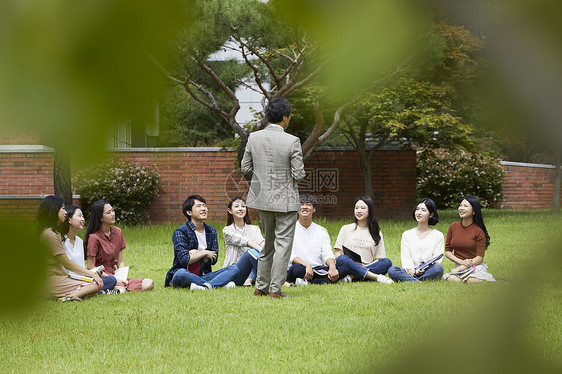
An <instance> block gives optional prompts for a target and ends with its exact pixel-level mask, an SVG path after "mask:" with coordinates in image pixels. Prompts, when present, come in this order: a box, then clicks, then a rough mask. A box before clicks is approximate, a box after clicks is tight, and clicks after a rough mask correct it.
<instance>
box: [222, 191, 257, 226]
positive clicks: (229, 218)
mask: <svg viewBox="0 0 562 374" xmlns="http://www.w3.org/2000/svg"><path fill="white" fill-rule="evenodd" d="M236 200H240V201H242V202H243V203H244V204H246V202H245V201H244V199H242V198H241V197H239V196H234V197H233V198H232V200H230V202H229V203H228V209H230V210H232V204H234V202H235V201H236ZM226 214H227V216H226V225H227V226H230V225H232V224H233V223H234V216H233V215H232V214H231V213H230V212H229V211H228V210H227V211H226ZM244 223H245V224H246V225H249V224H251V223H252V221H250V215H249V214H248V207H246V215H245V216H244Z"/></svg>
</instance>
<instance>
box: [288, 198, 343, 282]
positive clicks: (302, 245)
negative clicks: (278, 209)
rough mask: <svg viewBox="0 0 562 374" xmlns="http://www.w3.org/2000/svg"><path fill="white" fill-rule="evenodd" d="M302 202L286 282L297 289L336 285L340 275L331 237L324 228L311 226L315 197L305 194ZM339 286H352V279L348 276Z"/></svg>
mask: <svg viewBox="0 0 562 374" xmlns="http://www.w3.org/2000/svg"><path fill="white" fill-rule="evenodd" d="M299 200H300V203H301V209H300V211H299V220H298V221H297V223H296V225H295V239H294V241H293V252H292V253H291V264H292V265H291V266H290V267H289V270H288V271H287V282H291V283H295V285H296V286H306V285H307V284H308V283H315V284H324V283H330V282H332V283H334V282H336V281H338V279H339V277H340V273H339V271H338V270H337V269H336V257H335V256H334V252H333V251H332V244H331V243H330V235H329V234H328V230H326V229H325V228H324V227H322V226H320V225H318V224H316V223H314V222H312V216H313V214H314V212H316V203H317V200H316V197H314V196H312V195H309V194H303V195H301V196H300V198H299ZM340 282H351V277H350V276H349V275H347V276H346V277H344V278H342V279H341V280H340Z"/></svg>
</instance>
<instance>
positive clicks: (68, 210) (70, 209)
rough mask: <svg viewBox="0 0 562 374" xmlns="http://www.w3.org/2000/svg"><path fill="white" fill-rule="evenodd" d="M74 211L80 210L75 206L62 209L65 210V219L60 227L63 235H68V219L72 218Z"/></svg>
mask: <svg viewBox="0 0 562 374" xmlns="http://www.w3.org/2000/svg"><path fill="white" fill-rule="evenodd" d="M76 209H80V207H79V206H77V205H68V206H65V207H64V210H66V218H65V219H64V222H63V223H61V225H60V226H61V228H62V230H63V231H64V233H65V234H68V231H69V230H70V219H71V218H72V217H73V216H74V213H75V212H76Z"/></svg>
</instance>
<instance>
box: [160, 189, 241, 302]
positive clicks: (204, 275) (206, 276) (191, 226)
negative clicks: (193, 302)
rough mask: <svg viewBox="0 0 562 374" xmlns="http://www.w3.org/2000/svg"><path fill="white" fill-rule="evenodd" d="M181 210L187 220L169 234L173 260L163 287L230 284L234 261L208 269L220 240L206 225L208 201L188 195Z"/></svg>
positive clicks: (234, 272)
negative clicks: (172, 246) (216, 268)
mask: <svg viewBox="0 0 562 374" xmlns="http://www.w3.org/2000/svg"><path fill="white" fill-rule="evenodd" d="M182 212H183V214H184V215H185V217H186V218H187V222H186V223H184V224H183V225H181V226H180V227H178V228H177V229H176V230H175V231H174V234H173V235H172V241H173V242H174V263H173V265H172V268H171V269H170V270H169V271H168V274H166V281H165V283H164V287H169V286H172V287H180V288H186V287H189V288H190V289H191V290H192V291H194V290H210V289H212V288H217V287H223V288H231V287H234V286H235V284H234V282H233V280H234V278H236V276H237V275H238V273H239V269H238V267H237V266H236V265H230V266H227V267H225V268H222V269H220V270H217V271H214V272H211V265H214V264H216V263H217V256H218V254H219V243H218V240H217V230H216V229H215V228H214V227H213V226H209V225H207V224H206V223H205V222H204V221H205V220H206V219H207V213H208V210H207V202H206V201H205V199H204V198H202V197H201V196H199V195H191V196H189V197H188V198H187V200H185V201H184V202H183V205H182Z"/></svg>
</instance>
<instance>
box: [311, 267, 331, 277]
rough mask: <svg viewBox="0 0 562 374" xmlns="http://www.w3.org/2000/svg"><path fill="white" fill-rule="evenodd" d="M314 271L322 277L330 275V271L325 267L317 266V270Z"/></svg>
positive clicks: (313, 269)
mask: <svg viewBox="0 0 562 374" xmlns="http://www.w3.org/2000/svg"><path fill="white" fill-rule="evenodd" d="M312 271H314V272H315V273H316V274H318V275H321V276H324V275H328V270H327V269H326V267H325V266H316V267H315V268H312Z"/></svg>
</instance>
